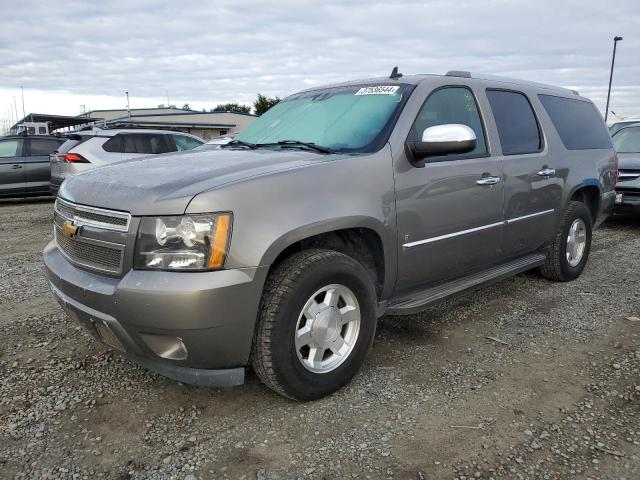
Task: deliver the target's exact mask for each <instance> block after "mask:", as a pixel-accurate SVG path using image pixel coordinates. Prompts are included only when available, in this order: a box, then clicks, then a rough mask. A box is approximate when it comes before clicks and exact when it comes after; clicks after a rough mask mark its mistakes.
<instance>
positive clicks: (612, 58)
mask: <svg viewBox="0 0 640 480" xmlns="http://www.w3.org/2000/svg"><path fill="white" fill-rule="evenodd" d="M621 40H622V37H618V36H617V35H616V36H615V37H613V55H612V57H611V73H609V90H607V106H606V108H605V110H604V121H605V123H606V122H607V117H608V116H609V98H610V97H611V81H612V80H613V65H614V64H615V62H616V45H617V44H618V42H619V41H621Z"/></svg>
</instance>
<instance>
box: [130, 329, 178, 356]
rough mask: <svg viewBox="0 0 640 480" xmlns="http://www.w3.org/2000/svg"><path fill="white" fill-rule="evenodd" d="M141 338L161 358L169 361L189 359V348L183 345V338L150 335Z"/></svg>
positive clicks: (145, 334) (143, 335)
mask: <svg viewBox="0 0 640 480" xmlns="http://www.w3.org/2000/svg"><path fill="white" fill-rule="evenodd" d="M140 337H142V340H144V342H145V343H146V344H147V346H148V347H149V348H150V349H151V350H152V351H153V353H155V354H156V355H158V356H159V357H162V358H166V359H167V360H186V359H187V355H188V353H187V347H185V345H184V343H182V339H181V338H178V337H169V336H167V335H154V334H150V333H143V334H140Z"/></svg>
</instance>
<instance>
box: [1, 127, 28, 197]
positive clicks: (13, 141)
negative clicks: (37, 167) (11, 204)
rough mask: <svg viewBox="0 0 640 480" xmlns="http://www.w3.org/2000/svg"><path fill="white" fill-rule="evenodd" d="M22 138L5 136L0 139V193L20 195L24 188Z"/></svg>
mask: <svg viewBox="0 0 640 480" xmlns="http://www.w3.org/2000/svg"><path fill="white" fill-rule="evenodd" d="M23 144H24V140H23V139H21V138H6V139H4V140H0V195H5V196H10V195H21V194H23V193H24V189H25V173H24V170H25V169H24V160H25V157H23V152H22V149H23Z"/></svg>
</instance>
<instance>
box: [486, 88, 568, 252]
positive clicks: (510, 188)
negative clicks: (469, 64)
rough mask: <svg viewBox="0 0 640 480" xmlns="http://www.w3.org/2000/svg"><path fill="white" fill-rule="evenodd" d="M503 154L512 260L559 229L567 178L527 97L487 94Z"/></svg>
mask: <svg viewBox="0 0 640 480" xmlns="http://www.w3.org/2000/svg"><path fill="white" fill-rule="evenodd" d="M486 95H487V98H488V100H489V105H490V106H491V111H492V113H493V118H494V120H495V124H496V128H497V131H498V136H499V139H500V146H501V149H502V156H501V157H500V159H501V160H502V165H503V171H504V219H505V228H504V241H503V246H502V250H503V252H504V256H505V257H506V258H512V257H518V256H521V255H524V254H527V253H531V252H534V251H536V250H538V249H540V248H541V247H542V246H544V244H545V243H547V242H549V241H550V240H551V239H552V238H553V235H554V234H555V229H556V216H557V215H558V214H559V212H560V204H561V200H562V188H563V187H562V185H563V181H562V180H561V178H559V177H561V176H562V175H564V174H566V172H564V171H563V170H562V169H561V165H560V164H559V163H558V161H559V159H554V158H552V156H551V155H550V154H549V150H548V148H547V144H546V142H545V138H544V133H543V130H542V128H541V127H540V125H541V124H540V122H539V121H538V117H537V115H536V113H535V111H534V109H533V107H532V104H531V101H530V99H529V97H527V95H526V94H525V93H523V92H521V91H515V90H503V89H487V90H486Z"/></svg>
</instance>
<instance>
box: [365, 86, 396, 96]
mask: <svg viewBox="0 0 640 480" xmlns="http://www.w3.org/2000/svg"><path fill="white" fill-rule="evenodd" d="M399 88H400V87H398V86H395V87H394V86H391V85H389V86H385V85H378V86H377V87H363V88H361V89H360V90H358V91H357V92H356V95H395V93H396V92H397V91H398V89H399Z"/></svg>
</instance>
